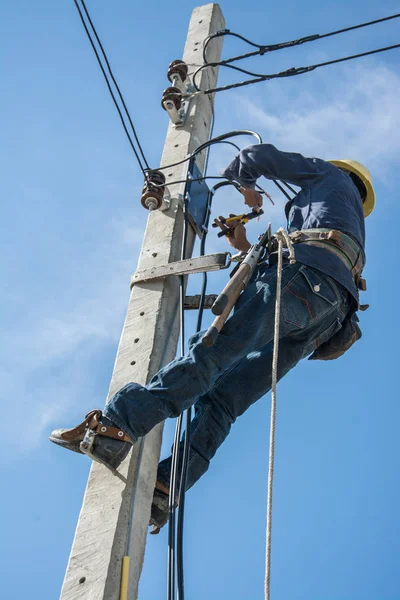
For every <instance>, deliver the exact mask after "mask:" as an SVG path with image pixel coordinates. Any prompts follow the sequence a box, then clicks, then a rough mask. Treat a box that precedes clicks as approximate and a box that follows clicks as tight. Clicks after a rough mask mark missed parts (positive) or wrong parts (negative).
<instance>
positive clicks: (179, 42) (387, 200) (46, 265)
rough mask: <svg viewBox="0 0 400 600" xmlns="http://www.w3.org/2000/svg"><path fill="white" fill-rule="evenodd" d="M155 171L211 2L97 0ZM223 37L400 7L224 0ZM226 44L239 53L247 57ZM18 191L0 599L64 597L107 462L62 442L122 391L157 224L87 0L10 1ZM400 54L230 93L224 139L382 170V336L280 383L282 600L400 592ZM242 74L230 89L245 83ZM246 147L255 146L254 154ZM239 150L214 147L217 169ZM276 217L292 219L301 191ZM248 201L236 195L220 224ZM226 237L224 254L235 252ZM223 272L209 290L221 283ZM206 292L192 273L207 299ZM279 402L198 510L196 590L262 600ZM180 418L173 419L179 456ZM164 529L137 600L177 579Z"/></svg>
mask: <svg viewBox="0 0 400 600" xmlns="http://www.w3.org/2000/svg"><path fill="white" fill-rule="evenodd" d="M88 5H89V8H90V10H91V11H92V17H93V19H94V21H95V23H96V26H97V28H98V31H99V34H100V36H101V38H102V41H103V43H104V46H105V48H106V49H107V52H108V55H109V58H110V61H111V63H112V65H113V67H114V71H115V74H116V76H117V78H118V81H119V83H120V85H121V88H122V89H123V91H124V94H125V97H126V100H127V102H128V105H129V107H130V110H131V113H132V115H133V118H134V122H135V124H136V126H137V129H138V133H139V136H140V138H141V140H142V143H143V146H144V150H145V152H146V155H147V157H148V160H149V162H150V164H151V165H153V166H156V165H157V164H158V161H159V159H160V155H161V150H162V145H163V141H164V137H165V132H166V126H167V119H166V114H165V113H164V111H162V110H161V108H160V95H161V91H162V90H163V89H164V87H166V85H167V80H166V69H167V66H168V63H169V62H170V61H171V60H173V59H175V58H178V57H180V56H181V53H182V48H183V44H184V40H185V37H186V30H187V25H188V22H189V18H190V13H191V10H192V8H193V7H194V6H195V4H192V3H190V2H183V1H176V0H173V2H172V3H168V4H166V3H159V2H155V1H154V0H148V1H147V2H146V3H143V4H141V3H140V5H139V3H134V2H129V1H127V0H118V2H115V3H113V4H111V3H110V2H105V1H104V0H98V1H97V2H96V3H94V2H88ZM222 9H223V12H224V14H225V18H226V21H227V27H229V28H230V29H231V30H232V31H238V32H240V33H242V34H244V35H246V36H248V37H250V38H252V39H254V40H256V41H260V43H275V42H278V41H283V40H288V39H292V38H295V37H299V36H304V35H308V34H312V33H323V32H325V31H329V30H332V29H336V28H341V27H344V26H348V25H352V24H354V23H357V22H360V21H364V20H370V19H375V18H379V17H382V16H386V15H389V14H393V13H395V12H398V4H397V3H395V2H392V1H391V2H388V1H383V2H382V1H381V2H378V1H376V0H370V1H369V2H368V3H361V2H358V1H351V2H348V1H347V2H345V1H344V0H339V1H337V2H335V3H331V4H326V3H324V4H322V3H320V2H315V1H312V0H306V1H305V2H303V3H298V2H295V1H294V0H288V1H287V2H286V3H285V4H284V5H283V4H281V3H276V4H271V3H265V2H262V1H260V0H252V1H251V2H248V3H246V4H245V10H244V5H243V3H240V2H238V1H237V0H230V1H229V2H228V1H227V2H225V3H223V4H222ZM398 42H399V26H398V22H396V21H395V22H392V23H387V24H383V25H378V26H376V27H374V28H368V29H365V30H361V31H357V32H354V33H353V34H346V35H343V36H340V37H337V38H329V39H327V40H324V41H321V42H315V43H314V44H309V45H304V46H302V47H299V48H297V49H290V50H284V51H282V52H280V53H274V54H271V55H270V56H267V57H264V58H259V59H256V60H254V62H252V63H251V66H252V67H254V69H255V70H257V69H262V70H265V71H272V70H273V71H275V70H281V69H283V68H288V67H292V66H302V65H306V64H310V63H312V62H318V61H323V60H327V59H329V58H335V57H338V56H342V55H346V54H351V53H356V52H362V51H364V50H369V49H372V48H375V47H378V46H383V45H390V44H395V43H398ZM242 49H243V45H242V44H241V43H240V42H237V41H233V40H228V41H227V42H226V45H225V52H224V55H225V56H228V55H231V54H233V53H239V52H241V51H242ZM0 51H1V54H2V56H3V64H4V66H5V68H4V69H3V73H2V94H1V96H0V114H1V144H0V159H1V165H2V176H1V180H0V185H1V197H2V233H1V236H0V246H1V250H0V257H1V258H0V260H1V263H2V280H3V294H2V295H1V297H0V311H1V314H2V316H3V319H2V344H1V348H0V352H1V361H0V373H1V392H2V397H3V401H2V416H3V422H4V425H5V427H4V428H3V431H2V435H1V441H0V444H1V452H0V468H1V479H2V483H3V488H2V489H3V491H2V494H1V497H0V507H1V513H2V536H1V538H2V540H1V544H0V548H1V550H0V552H1V561H0V572H2V577H1V580H2V597H3V598H4V599H5V600H11V598H12V599H13V600H15V599H16V600H22V599H24V598H27V597H29V598H30V600H36V599H40V600H54V599H55V598H57V597H58V594H59V590H60V587H61V583H62V578H63V574H64V570H65V566H66V563H67V559H68V554H69V550H70V547H71V543H72V539H73V535H74V531H75V525H76V521H77V517H78V514H79V510H80V506H81V501H82V496H83V492H84V488H85V483H86V479H87V475H88V471H89V467H90V463H89V461H88V460H86V459H84V458H82V457H79V456H77V455H74V454H71V453H67V452H62V451H61V450H59V449H58V448H56V447H54V446H52V445H51V444H50V443H48V441H47V435H48V433H49V431H50V430H51V429H52V428H53V427H56V426H62V425H65V426H67V425H73V424H75V423H76V422H77V421H78V420H79V419H80V418H81V416H82V414H83V413H85V411H86V410H88V409H90V408H92V407H93V406H101V405H102V404H103V402H104V398H105V396H106V394H107V389H108V383H109V380H110V376H111V371H112V367H113V363H114V357H115V352H116V348H117V344H118V340H119V334H120V331H121V327H122V323H123V319H124V314H125V309H126V304H127V300H128V291H129V278H130V275H131V273H132V272H133V271H134V270H135V267H136V263H137V258H138V252H139V249H140V243H141V237H142V233H143V230H144V227H145V223H146V217H147V214H146V212H145V211H144V210H143V208H142V207H141V205H140V201H139V198H140V189H141V186H142V178H141V175H140V172H139V169H138V168H137V166H136V163H135V161H134V157H133V156H132V154H131V152H130V149H129V146H128V143H127V141H126V138H125V137H124V134H123V131H122V129H121V127H120V124H119V121H118V117H117V115H116V113H115V110H114V108H113V106H112V104H111V100H110V97H109V95H108V92H107V90H106V88H105V84H104V82H103V80H102V77H101V74H100V72H99V70H98V67H97V65H96V63H95V60H94V57H93V55H92V52H91V49H90V47H89V44H88V41H87V39H86V37H85V36H84V33H83V30H82V28H81V25H80V22H79V20H78V16H77V13H76V10H75V7H74V5H73V2H72V0H71V1H69V2H63V3H55V2H50V1H49V0H37V2H35V3H32V2H28V1H27V0H20V2H18V3H9V4H8V5H7V6H4V7H3V11H2V20H1V23H0ZM399 67H400V51H398V50H395V51H393V52H391V53H385V54H381V55H378V56H375V57H371V58H364V59H361V60H359V61H358V62H354V63H347V64H342V65H336V66H332V67H329V68H327V69H324V70H319V71H316V72H314V73H310V74H307V75H303V76H300V77H297V78H293V79H287V80H281V81H273V82H269V83H263V84H259V85H258V86H251V87H248V88H244V89H242V90H239V91H230V92H224V93H221V94H220V95H219V96H218V98H217V103H216V125H215V133H216V134H218V133H223V132H225V131H227V130H231V129H237V128H252V129H255V130H257V131H258V132H259V133H260V134H261V135H262V136H263V138H264V140H265V141H270V142H272V143H274V144H276V145H277V146H278V147H279V148H281V149H283V150H289V151H299V152H302V153H304V154H307V155H313V156H320V157H321V158H326V159H328V158H332V157H347V156H348V157H353V158H356V159H358V160H360V161H363V162H365V163H366V164H367V166H368V167H369V168H370V170H371V172H372V175H373V177H374V181H375V185H376V192H377V208H376V210H375V212H374V213H373V215H372V216H371V217H370V218H369V219H368V221H367V254H368V265H367V269H366V276H367V279H368V285H369V289H368V292H367V293H366V294H365V295H364V301H365V302H369V303H370V304H371V308H370V309H369V311H368V312H366V313H364V314H363V315H362V317H361V325H362V329H363V334H364V337H363V339H362V341H361V342H359V343H358V344H357V345H356V347H354V348H353V349H352V350H351V351H350V352H349V353H348V354H346V356H345V357H343V358H342V359H340V360H338V361H335V362H333V363H328V364H324V363H307V362H306V361H305V362H304V363H302V364H301V365H299V366H298V367H297V368H296V369H295V370H294V371H293V372H291V373H290V374H289V375H288V376H287V378H286V379H285V380H284V381H282V382H281V384H280V385H279V388H278V423H277V447H276V480H275V496H274V502H275V504H274V531H273V557H272V597H273V598H280V599H285V598H291V599H296V600H303V599H304V600H305V599H307V600H398V599H400V591H399V587H398V570H399V567H398V558H397V557H398V556H399V553H400V547H399V546H400V544H399V538H398V535H397V532H398V530H399V517H398V506H399V501H400V498H399V496H400V482H399V459H398V456H399V445H398V423H399V417H400V409H399V404H398V396H399V393H398V379H397V375H398V372H397V368H398V343H397V339H398V335H399V333H400V332H399V327H398V323H397V319H396V312H395V308H396V304H395V303H396V298H397V295H398V292H399V283H398V278H397V264H396V259H397V257H398V249H397V244H396V241H397V240H396V236H397V235H398V232H397V225H398V222H399V218H400V209H399V202H398V189H399V186H400V176H399V170H400V159H399V156H400V137H399V133H398V132H399V128H400V109H399V102H398V99H399V97H400V75H399ZM231 80H232V76H231V75H230V74H229V73H228V74H227V73H222V74H221V81H224V82H225V81H226V82H228V81H231ZM247 142H248V140H246V139H244V140H243V145H245V144H246V143H247ZM231 158H232V151H231V150H230V149H229V148H228V147H221V148H220V149H219V150H215V151H214V152H213V154H212V156H211V160H210V169H209V172H210V174H218V173H219V171H220V170H221V168H223V167H224V166H225V164H226V163H227V162H228V161H229V160H230V159H231ZM265 185H266V188H267V189H268V190H269V191H270V192H271V193H272V194H273V197H274V199H275V202H276V206H275V207H274V208H273V207H267V215H266V218H265V220H264V221H263V222H260V223H254V222H253V223H251V224H250V225H249V228H248V229H249V237H253V239H254V237H255V236H256V235H257V233H258V232H259V231H260V230H262V229H263V227H264V224H265V223H266V222H267V221H268V220H272V222H273V226H274V227H278V226H280V225H282V224H283V210H282V208H283V205H284V200H283V199H282V198H281V197H280V196H279V193H277V192H276V191H275V188H274V187H272V186H270V185H269V184H268V183H266V184H265ZM241 208H242V204H241V199H240V198H238V197H237V196H236V195H233V196H232V192H221V193H220V195H217V196H216V199H215V211H214V214H220V213H226V212H228V211H231V210H233V211H236V210H240V209H241ZM223 248H224V242H223V241H220V240H217V239H216V237H213V235H210V242H209V246H208V249H209V250H210V252H211V251H213V250H214V249H221V250H222V249H223ZM223 282H224V275H213V276H212V277H211V278H210V292H216V291H218V290H219V289H220V288H221V287H222V285H223ZM199 283H200V282H199V280H198V279H195V278H193V281H192V282H191V283H190V286H191V289H192V290H193V291H194V290H197V289H198V286H199ZM269 406H270V398H269V396H266V397H265V398H264V399H262V400H261V401H260V402H259V403H258V404H257V405H256V406H254V407H252V409H250V411H249V412H248V413H247V414H246V415H245V416H243V417H242V418H241V419H240V421H238V422H237V424H236V425H235V426H234V428H233V430H232V433H231V435H230V437H229V439H228V440H227V441H226V443H225V444H224V446H223V447H222V448H221V450H220V451H219V453H218V455H217V456H216V458H215V459H214V461H213V463H212V466H211V468H210V470H209V472H208V473H207V475H206V476H205V477H204V478H203V480H201V481H200V482H199V483H198V485H197V486H196V487H195V488H194V489H193V490H192V491H190V493H189V494H188V498H187V513H186V514H187V523H186V532H185V544H186V545H185V547H186V563H185V566H186V588H187V596H188V597H189V598H190V600H200V598H201V599H203V598H204V597H207V598H210V599H211V600H214V599H215V600H216V599H220V598H231V599H232V600H239V599H240V600H242V599H244V598H246V599H247V598H251V599H253V598H254V599H258V598H260V599H261V598H262V597H263V579H264V552H265V550H264V546H265V500H266V482H267V464H268V435H269V431H268V428H269ZM173 428H174V423H173V422H172V421H171V422H169V423H167V425H166V428H165V444H164V450H163V454H165V453H166V452H167V451H168V448H169V446H170V444H171V440H172V435H173ZM166 543H167V538H166V532H164V531H163V532H162V534H160V535H159V536H158V537H151V538H150V539H149V543H148V549H147V554H146V561H145V568H144V572H143V577H142V582H141V588H140V594H139V597H140V600H149V599H152V600H153V599H157V600H158V599H159V598H160V599H162V598H164V597H165V589H166V583H165V582H166Z"/></svg>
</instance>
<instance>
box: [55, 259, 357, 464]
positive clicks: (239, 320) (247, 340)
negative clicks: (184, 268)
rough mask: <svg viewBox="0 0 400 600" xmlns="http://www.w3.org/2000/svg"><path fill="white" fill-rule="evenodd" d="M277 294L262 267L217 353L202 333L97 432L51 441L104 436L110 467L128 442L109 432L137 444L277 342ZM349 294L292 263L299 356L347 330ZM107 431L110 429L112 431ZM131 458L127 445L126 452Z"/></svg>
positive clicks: (289, 315) (288, 294)
mask: <svg viewBox="0 0 400 600" xmlns="http://www.w3.org/2000/svg"><path fill="white" fill-rule="evenodd" d="M275 295H276V268H274V267H271V268H267V267H266V266H265V265H263V266H262V267H260V268H258V270H257V272H256V276H255V278H254V279H253V281H252V282H251V283H250V284H249V285H248V286H247V288H246V290H245V291H244V293H243V294H242V296H241V297H240V299H239V302H238V303H237V307H236V310H235V312H234V314H233V315H232V316H231V317H230V318H229V319H228V321H227V322H226V324H225V326H224V328H223V330H222V332H221V334H220V335H219V336H218V339H217V342H216V344H215V345H214V346H213V347H212V348H205V347H204V346H203V345H202V343H201V334H199V335H198V336H197V337H195V339H194V341H193V343H192V345H191V348H190V350H189V352H188V354H187V355H186V356H184V357H182V358H179V359H176V360H175V361H173V362H172V363H170V364H169V365H167V366H166V367H164V368H163V369H161V370H160V371H159V372H158V373H157V374H156V375H155V376H154V377H153V379H152V380H151V381H150V383H149V385H147V386H146V387H144V386H141V385H139V384H135V383H132V384H128V385H127V386H125V387H124V388H122V390H120V391H119V392H118V393H117V394H116V395H115V396H113V398H112V399H111V400H110V402H109V403H108V404H107V405H106V407H105V410H104V413H103V417H102V419H103V420H102V421H101V423H100V424H99V425H97V426H96V429H95V430H93V429H92V425H91V424H90V423H86V422H84V423H82V424H81V425H80V426H79V427H77V428H75V429H74V430H56V431H55V432H53V434H52V435H51V437H50V439H51V440H52V441H54V442H55V443H57V444H59V445H62V446H64V447H66V448H69V449H73V448H72V444H73V439H72V438H74V436H79V435H81V430H84V426H86V430H88V432H89V434H90V432H91V431H92V432H93V433H95V434H100V437H97V438H96V437H93V438H92V439H93V440H94V443H95V446H96V445H97V449H98V453H100V450H101V451H102V452H103V450H102V447H104V452H103V454H104V453H106V454H107V457H106V458H105V457H104V455H102V456H101V460H103V462H106V463H110V458H109V457H108V455H110V457H112V456H113V455H114V454H116V452H117V449H116V448H117V447H120V446H121V448H122V442H119V441H118V439H114V440H111V441H110V443H109V444H108V445H107V444H106V442H105V441H104V440H103V438H102V436H106V435H109V432H110V433H112V434H113V435H112V437H115V436H116V435H118V437H119V436H121V437H123V436H129V437H130V438H131V442H132V441H133V442H134V441H135V440H136V439H137V438H138V437H141V436H144V435H145V434H146V433H147V432H148V431H150V430H151V429H152V428H153V427H154V426H155V425H156V424H157V423H159V422H161V421H163V420H165V419H166V418H167V417H172V416H177V415H178V414H180V413H181V412H182V411H183V410H185V409H186V408H188V407H189V406H191V405H192V404H194V402H195V401H196V400H197V399H198V398H200V397H202V396H204V395H205V394H207V393H208V392H209V391H210V390H211V389H213V388H214V386H215V384H216V382H217V381H218V380H219V379H220V378H221V377H223V376H224V373H226V372H227V371H229V370H230V369H232V368H233V367H235V366H236V365H237V364H238V363H239V362H240V361H241V360H242V359H244V358H245V357H246V356H248V355H249V354H251V353H259V352H260V348H261V349H262V348H265V347H267V346H268V344H270V343H271V342H272V340H273V321H274V318H273V317H274V312H275ZM348 296H349V294H348V293H347V292H345V290H343V289H342V288H340V286H339V287H338V285H336V284H335V283H334V282H333V280H332V279H330V278H329V277H327V276H325V275H323V274H322V273H320V272H318V271H315V270H314V269H310V268H308V267H305V266H304V265H301V264H298V263H296V264H294V265H289V264H286V265H285V266H284V268H283V273H282V305H281V316H282V320H281V328H280V336H281V338H282V339H285V338H287V337H288V336H290V337H291V338H292V340H293V341H294V340H295V339H296V344H297V345H298V346H299V348H301V350H302V354H300V356H299V358H300V357H301V356H304V355H305V354H306V353H311V352H312V350H313V343H314V340H318V341H319V343H322V342H323V341H325V339H324V338H327V337H330V336H331V335H333V333H334V331H335V330H336V329H337V328H338V327H340V322H341V320H343V318H344V315H345V312H347V310H348V307H349V301H348ZM346 302H347V304H346ZM297 360H298V359H297ZM297 360H296V362H297ZM294 364H295V363H294ZM247 377H249V373H248V372H247ZM244 383H245V385H246V382H244ZM264 392H265V388H264ZM264 392H262V393H264ZM246 393H247V391H246ZM262 393H261V395H262ZM258 397H259V396H258ZM107 428H108V430H109V431H106V430H107ZM103 431H104V433H102V432H103ZM89 434H88V435H89ZM67 436H68V438H69V441H68V440H66V437H67ZM89 437H90V436H89ZM81 449H82V445H81ZM118 452H119V451H118ZM121 452H122V450H121ZM127 452H128V442H127V443H125V450H124V451H123V452H122V454H125V455H126V453H127ZM121 460H122V459H121V457H120V456H119V457H118V458H117V457H116V460H115V461H114V466H115V465H117V463H118V464H119V462H121Z"/></svg>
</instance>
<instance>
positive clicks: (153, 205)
mask: <svg viewBox="0 0 400 600" xmlns="http://www.w3.org/2000/svg"><path fill="white" fill-rule="evenodd" d="M144 203H145V205H146V208H148V209H149V210H156V208H157V202H156V200H154V198H146V200H145V202H144Z"/></svg>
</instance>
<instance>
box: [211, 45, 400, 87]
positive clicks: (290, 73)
mask: <svg viewBox="0 0 400 600" xmlns="http://www.w3.org/2000/svg"><path fill="white" fill-rule="evenodd" d="M395 48H400V44H395V45H394V46H386V47H385V48H378V49H376V50H369V51H368V52H362V53H360V54H353V55H352V56H345V57H343V58H336V59H334V60H328V61H326V62H322V63H317V64H314V65H309V66H307V67H292V68H291V69H287V70H286V71H281V72H280V73H273V74H265V75H263V74H259V73H251V72H249V71H245V70H244V69H239V68H238V67H234V66H233V65H230V68H231V69H235V70H236V71H241V72H243V73H247V74H248V75H253V76H254V77H255V79H248V80H246V81H241V82H238V83H231V84H230V85H224V86H220V87H216V88H212V89H209V90H204V92H202V93H203V94H214V93H215V92H223V91H226V90H232V89H234V88H239V87H244V86H245V85H251V84H253V83H260V82H261V81H269V80H271V79H279V78H281V79H283V78H285V77H294V76H295V75H303V73H309V72H310V71H315V70H316V69H319V68H320V67H327V66H328V65H334V64H336V63H341V62H346V61H348V60H354V59H355V58H361V57H362V56H370V55H372V54H378V53H379V52H386V51H387V50H394V49H395ZM215 66H217V65H215Z"/></svg>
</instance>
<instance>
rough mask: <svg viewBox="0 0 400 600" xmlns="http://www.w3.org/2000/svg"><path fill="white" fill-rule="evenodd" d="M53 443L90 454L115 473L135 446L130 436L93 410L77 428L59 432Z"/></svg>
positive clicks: (53, 436)
mask: <svg viewBox="0 0 400 600" xmlns="http://www.w3.org/2000/svg"><path fill="white" fill-rule="evenodd" d="M49 439H50V441H51V442H53V443H54V444H57V445H58V446H61V447H62V448H66V449H67V450H72V451H73V452H79V453H81V454H87V455H88V456H89V457H90V458H92V459H93V460H95V461H97V462H100V463H102V464H103V465H105V466H106V467H108V468H109V469H111V470H112V471H115V470H116V469H117V468H118V467H119V465H120V464H121V463H122V461H123V460H124V458H126V456H127V454H128V452H129V450H130V449H131V447H132V444H133V442H132V440H131V439H130V438H129V437H128V436H127V435H126V433H124V432H123V431H122V430H121V429H119V428H118V427H115V425H114V423H112V421H110V420H109V419H107V418H106V417H103V416H102V412H101V410H97V409H95V410H91V411H90V412H89V413H88V414H87V415H86V417H85V420H84V421H82V423H80V424H79V425H77V426H76V427H73V428H71V429H55V430H54V431H53V432H52V433H51V434H50V437H49Z"/></svg>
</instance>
